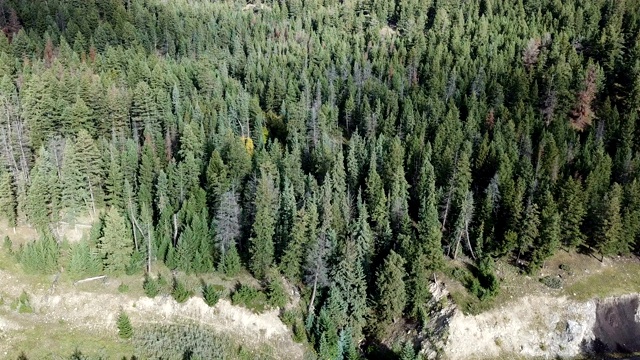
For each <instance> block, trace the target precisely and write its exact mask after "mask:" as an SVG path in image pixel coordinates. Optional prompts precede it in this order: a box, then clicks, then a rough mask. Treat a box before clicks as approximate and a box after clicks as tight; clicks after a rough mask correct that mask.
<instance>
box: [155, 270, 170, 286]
mask: <svg viewBox="0 0 640 360" xmlns="http://www.w3.org/2000/svg"><path fill="white" fill-rule="evenodd" d="M156 281H157V283H158V290H160V289H164V288H166V287H167V285H169V284H168V283H167V279H165V278H164V276H162V274H161V273H158V279H157V280H156Z"/></svg>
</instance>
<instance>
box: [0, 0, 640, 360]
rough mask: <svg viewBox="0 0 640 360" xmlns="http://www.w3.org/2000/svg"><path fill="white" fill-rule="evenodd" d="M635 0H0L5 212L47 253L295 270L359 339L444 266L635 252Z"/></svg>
mask: <svg viewBox="0 0 640 360" xmlns="http://www.w3.org/2000/svg"><path fill="white" fill-rule="evenodd" d="M639 9H640V1H638V0H626V1H621V0H591V1H580V0H567V1H560V0H518V1H506V0H468V1H454V0H396V1H387V0H353V1H352V0H347V1H337V0H319V1H313V0H311V1H304V0H273V1H271V0H267V1H263V2H261V3H255V4H247V3H239V2H233V1H216V2H214V1H204V0H171V1H160V0H126V1H119V0H82V1H80V0H49V1H19V0H0V28H2V30H3V34H2V35H0V213H1V215H0V216H1V217H3V218H5V219H7V220H8V222H9V224H10V225H11V226H16V225H22V226H25V225H28V226H31V227H34V228H36V229H37V231H38V233H39V235H40V237H41V239H40V240H38V241H35V242H33V243H31V244H28V245H25V246H24V247H22V248H21V249H20V250H19V254H18V257H19V259H20V261H21V262H22V263H23V264H24V266H25V268H26V269H29V270H30V271H33V272H39V273H54V272H56V271H58V268H59V267H61V266H64V267H65V268H66V269H67V272H70V273H73V274H76V275H77V276H78V277H81V276H90V275H95V274H102V273H108V274H116V275H117V274H124V273H128V274H136V273H137V274H140V277H141V278H142V274H143V273H148V275H147V276H148V280H149V279H150V281H153V276H155V275H154V267H155V266H159V265H162V264H164V265H166V266H167V267H169V268H170V269H175V270H177V271H180V272H185V273H190V274H203V273H211V272H218V273H221V274H226V276H230V277H233V276H235V275H236V274H238V273H239V272H242V271H249V272H250V273H251V274H252V275H253V276H254V277H255V278H257V279H258V280H260V281H264V283H265V284H267V287H269V286H272V287H273V286H274V285H270V284H273V283H277V282H276V281H274V280H273V279H275V278H279V277H280V275H281V276H283V277H284V278H285V279H286V280H287V281H288V283H290V284H293V285H294V286H296V287H298V288H299V289H300V292H301V294H302V295H303V301H302V304H304V305H303V309H302V311H300V319H298V321H296V323H300V324H301V325H300V327H301V328H302V329H298V332H301V335H300V336H301V337H302V338H305V339H307V341H309V343H310V344H311V346H312V347H313V348H314V349H315V351H316V352H317V353H318V356H319V358H321V359H355V358H358V357H359V356H361V355H362V354H363V351H365V349H363V347H362V346H360V344H362V343H363V340H365V339H368V340H371V339H382V338H384V337H385V336H386V334H387V332H388V330H389V329H390V328H392V327H393V325H394V324H396V323H398V322H400V321H413V322H416V323H418V324H419V323H420V322H421V321H425V320H426V318H427V317H428V314H427V309H425V305H424V304H425V302H426V300H427V299H428V298H429V296H430V294H429V289H428V287H429V284H430V282H431V281H432V279H433V277H432V273H433V272H434V271H445V270H446V269H447V268H450V267H451V266H453V265H451V264H454V263H466V264H468V265H469V269H472V270H465V271H466V272H465V273H464V274H463V275H462V276H460V279H461V281H463V282H464V285H465V286H466V287H467V288H468V289H469V291H470V292H471V293H473V294H475V296H477V297H478V298H479V299H482V300H484V299H489V298H491V297H492V296H494V295H495V293H496V292H497V291H499V285H500V284H499V280H498V278H497V277H496V276H495V273H494V262H495V261H497V260H498V259H499V260H500V261H508V262H511V263H513V264H515V265H516V266H518V267H520V268H521V270H522V272H523V273H536V272H537V271H538V270H539V269H540V268H541V267H542V266H543V265H544V263H545V260H546V259H548V258H549V257H551V256H552V255H554V254H555V253H557V252H560V251H567V250H577V251H581V252H587V253H591V254H593V255H594V256H597V257H598V258H604V257H610V256H613V255H618V254H623V255H624V254H630V253H637V252H638V251H640V242H639V241H638V240H639V239H640V179H639V176H640V153H639V150H640V142H638V141H637V140H636V139H637V138H638V135H640V129H637V128H636V127H637V124H638V120H639V119H638V117H639V115H640V10H639ZM79 218H83V219H90V220H91V221H93V224H94V225H93V227H92V229H91V234H90V236H89V238H88V239H85V240H83V241H81V242H78V243H73V244H66V243H65V242H63V241H62V240H63V239H61V238H60V226H61V224H62V223H73V222H74V221H76V220H77V219H79ZM164 265H163V266H164ZM412 351H413V350H412V349H411V348H410V347H409V348H408V349H405V352H403V354H405V355H406V357H402V359H412V358H413V357H412V356H413V355H412ZM405 355H402V356H405Z"/></svg>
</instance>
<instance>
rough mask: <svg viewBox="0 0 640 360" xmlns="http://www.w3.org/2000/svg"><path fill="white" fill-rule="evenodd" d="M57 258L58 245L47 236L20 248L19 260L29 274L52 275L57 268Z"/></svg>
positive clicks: (58, 252)
mask: <svg viewBox="0 0 640 360" xmlns="http://www.w3.org/2000/svg"><path fill="white" fill-rule="evenodd" d="M59 256H60V251H59V249H58V243H57V242H56V240H55V239H54V238H53V237H52V236H50V235H49V236H44V237H42V238H41V239H39V240H36V241H33V242H30V243H29V244H27V245H26V246H25V247H24V248H22V250H21V251H20V254H19V260H20V263H21V264H22V265H23V266H24V268H25V270H26V271H27V272H29V273H39V274H52V273H53V272H55V271H56V270H57V268H58V258H59Z"/></svg>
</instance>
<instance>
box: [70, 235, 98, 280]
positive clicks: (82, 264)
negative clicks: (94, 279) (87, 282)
mask: <svg viewBox="0 0 640 360" xmlns="http://www.w3.org/2000/svg"><path fill="white" fill-rule="evenodd" d="M70 252H71V258H70V260H69V268H68V269H69V273H71V274H72V275H73V276H74V277H76V278H81V277H85V276H91V275H95V274H97V273H99V272H100V271H101V270H102V262H101V261H100V258H99V257H98V256H97V254H96V251H95V249H92V248H91V246H90V245H89V243H88V242H87V241H81V242H78V243H75V244H72V245H71V249H70Z"/></svg>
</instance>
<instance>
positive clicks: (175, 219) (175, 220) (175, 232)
mask: <svg viewBox="0 0 640 360" xmlns="http://www.w3.org/2000/svg"><path fill="white" fill-rule="evenodd" d="M177 239H178V214H177V213H176V214H173V246H176V240H177Z"/></svg>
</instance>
